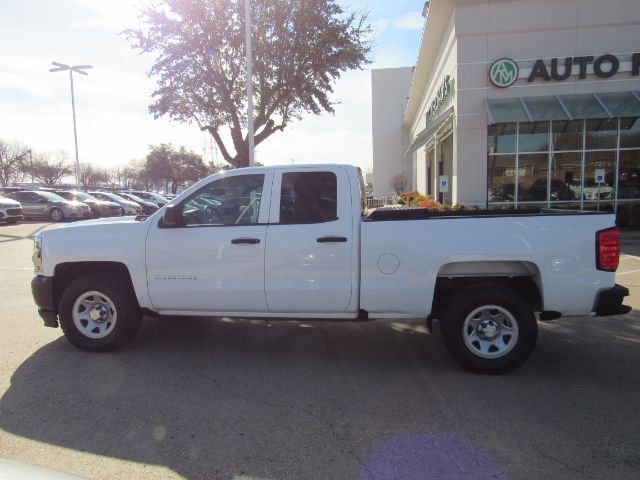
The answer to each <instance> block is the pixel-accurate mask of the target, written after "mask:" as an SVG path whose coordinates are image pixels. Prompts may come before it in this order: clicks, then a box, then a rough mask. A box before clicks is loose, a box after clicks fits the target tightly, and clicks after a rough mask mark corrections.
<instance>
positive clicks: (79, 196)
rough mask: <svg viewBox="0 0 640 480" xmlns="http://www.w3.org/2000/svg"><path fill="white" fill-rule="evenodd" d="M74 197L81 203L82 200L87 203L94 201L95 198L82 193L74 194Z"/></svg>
mask: <svg viewBox="0 0 640 480" xmlns="http://www.w3.org/2000/svg"><path fill="white" fill-rule="evenodd" d="M75 196H76V200H80V201H81V202H82V201H84V200H89V201H91V200H95V198H93V197H92V196H91V195H89V194H88V193H84V192H75Z"/></svg>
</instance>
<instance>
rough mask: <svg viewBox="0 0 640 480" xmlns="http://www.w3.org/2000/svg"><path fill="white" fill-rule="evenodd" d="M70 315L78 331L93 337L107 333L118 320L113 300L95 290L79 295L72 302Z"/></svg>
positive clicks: (103, 335) (100, 336) (104, 335)
mask: <svg viewBox="0 0 640 480" xmlns="http://www.w3.org/2000/svg"><path fill="white" fill-rule="evenodd" d="M71 315H72V317H73V324H74V325H75V326H76V328H77V329H78V331H79V332H80V333H81V334H82V335H84V336H85V337H88V338H93V339H97V338H104V337H106V336H107V335H109V334H110V333H111V332H112V331H113V329H114V327H115V325H116V322H117V320H118V312H117V310H116V306H115V303H113V300H111V298H109V297H108V296H107V295H105V294H104V293H102V292H98V291H97V290H91V291H88V292H84V293H83V294H82V295H80V296H79V297H78V298H77V299H76V301H75V302H74V304H73V310H72V313H71Z"/></svg>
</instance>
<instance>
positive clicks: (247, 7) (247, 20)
mask: <svg viewBox="0 0 640 480" xmlns="http://www.w3.org/2000/svg"><path fill="white" fill-rule="evenodd" d="M244 35H245V38H246V43H247V48H246V51H247V130H248V132H247V138H248V140H249V166H250V167H253V149H254V145H253V55H252V52H251V0H244Z"/></svg>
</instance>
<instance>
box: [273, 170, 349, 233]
mask: <svg viewBox="0 0 640 480" xmlns="http://www.w3.org/2000/svg"><path fill="white" fill-rule="evenodd" d="M337 199H338V180H337V178H336V175H335V173H332V172H292V173H285V174H283V175H282V189H281V192H280V223H283V224H288V225H291V224H300V223H323V222H331V221H334V220H337V219H338V206H337V205H338V203H337Z"/></svg>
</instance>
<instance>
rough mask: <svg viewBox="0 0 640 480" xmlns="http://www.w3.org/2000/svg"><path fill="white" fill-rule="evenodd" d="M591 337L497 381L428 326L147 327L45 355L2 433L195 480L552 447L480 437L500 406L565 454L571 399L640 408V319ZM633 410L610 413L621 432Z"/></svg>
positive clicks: (6, 412)
mask: <svg viewBox="0 0 640 480" xmlns="http://www.w3.org/2000/svg"><path fill="white" fill-rule="evenodd" d="M625 318H627V317H625ZM582 320H583V321H586V322H589V321H590V320H588V319H582ZM577 328H579V322H570V323H569V324H562V325H560V324H556V325H551V326H544V327H543V328H542V331H541V338H540V348H539V350H538V352H537V354H535V355H534V357H533V358H532V359H531V360H530V361H529V363H527V364H526V365H525V366H524V367H523V368H521V369H520V370H518V371H517V372H516V373H514V374H511V375H506V376H502V377H483V376H476V375H472V374H468V373H466V372H464V371H462V370H460V369H459V368H458V367H457V366H455V364H454V363H453V362H452V361H451V360H450V359H449V357H448V356H447V354H446V352H445V350H444V348H443V347H442V345H441V341H440V338H438V335H430V334H428V333H426V331H425V330H424V328H423V327H422V323H415V322H414V323H411V322H396V323H393V324H389V323H378V322H373V323H369V324H336V323H305V322H274V323H273V324H271V325H270V326H269V325H267V324H266V322H264V321H249V320H234V321H232V320H225V319H222V320H211V319H204V318H183V319H172V318H161V319H146V320H145V324H144V326H143V328H142V330H141V332H140V335H139V336H138V337H137V338H136V339H135V340H134V341H133V342H132V344H131V345H130V346H129V347H127V348H126V349H124V350H122V351H119V352H116V353H112V354H89V353H86V352H82V351H79V350H77V349H75V348H74V347H72V346H70V345H69V344H68V343H67V342H66V340H64V339H63V338H60V339H57V340H55V341H54V342H52V343H50V344H48V345H46V346H44V347H42V348H41V349H39V350H38V351H36V352H35V353H34V354H33V355H32V356H31V357H30V358H29V359H28V360H27V361H25V362H24V363H23V364H22V365H21V366H20V367H19V368H18V369H17V370H16V372H15V373H14V375H13V377H12V379H11V385H10V387H9V389H8V390H7V392H6V393H5V395H4V396H3V397H2V399H1V400H0V428H2V429H3V430H5V431H7V432H10V433H13V434H15V435H19V436H22V437H26V438H29V439H33V440H37V441H40V442H44V443H48V444H54V445H58V446H62V447H65V448H69V449H74V450H79V451H87V452H91V453H95V454H98V455H104V456H109V457H115V458H117V459H123V460H130V461H135V462H140V463H143V464H156V465H162V466H166V467H168V468H170V469H172V470H173V471H175V472H177V473H178V474H179V475H182V476H184V477H186V478H190V479H200V478H202V479H213V478H221V479H237V478H242V476H244V475H246V476H250V477H252V478H260V479H281V478H359V477H360V476H361V475H362V472H363V469H366V468H367V467H366V465H367V463H368V459H369V455H370V454H371V452H372V451H374V450H375V449H376V447H377V446H379V445H381V444H383V443H384V442H386V441H389V440H390V439H392V438H395V437H398V436H402V435H407V434H414V433H423V432H426V433H430V432H443V433H446V434H449V433H451V434H455V435H460V436H462V437H464V438H469V439H471V440H472V441H474V442H476V443H477V444H482V443H483V442H486V441H487V438H483V436H484V435H489V436H491V438H493V439H494V440H495V441H498V442H504V445H505V448H506V446H508V445H510V444H511V443H510V442H514V441H516V439H514V438H513V436H514V435H516V436H517V435H520V434H524V435H529V433H530V432H533V431H535V430H536V429H537V428H540V432H538V434H539V435H541V437H540V441H541V442H543V443H544V441H545V433H544V431H543V427H542V426H540V427H538V426H536V425H535V424H534V423H535V422H533V421H532V425H531V426H530V428H529V430H528V431H526V432H521V433H516V432H515V431H514V429H513V425H512V424H511V423H510V422H506V423H505V425H501V424H500V422H495V420H493V421H492V422H494V425H493V427H492V429H491V431H489V429H487V430H486V431H485V430H483V429H479V428H478V425H482V424H483V423H485V422H487V421H488V420H487V419H486V418H485V415H484V413H483V409H484V408H486V407H487V406H490V405H495V404H500V403H501V402H502V403H503V404H504V403H505V402H511V403H512V404H513V405H514V407H513V408H514V409H515V410H514V411H513V412H512V413H508V414H507V417H510V416H511V415H513V416H517V415H521V416H524V417H523V418H521V420H520V421H521V422H528V419H533V418H534V417H535V415H538V414H541V415H547V417H546V420H545V422H544V423H545V425H546V424H547V422H555V423H556V432H558V433H559V438H560V439H562V437H563V435H562V433H563V429H566V430H568V431H570V432H572V434H573V433H574V432H575V428H576V425H575V424H574V423H573V422H574V421H575V422H579V423H580V422H582V423H588V422H587V419H586V418H577V419H571V421H569V422H568V423H567V421H566V418H564V417H563V415H562V412H558V410H557V403H558V401H559V399H558V395H562V397H563V399H562V400H563V401H572V400H575V401H580V399H583V400H584V398H585V396H588V391H589V390H590V389H599V390H602V389H603V388H605V389H606V388H613V389H614V390H615V388H622V386H624V385H626V387H629V386H628V385H627V383H625V382H627V381H634V382H635V384H632V385H631V387H630V388H632V391H633V392H634V395H637V394H638V391H639V390H640V386H638V382H637V379H638V378H640V368H639V367H638V366H637V363H638V362H635V361H632V359H635V358H636V357H635V354H636V353H637V347H638V344H639V343H638V342H639V340H638V338H639V333H638V320H637V319H636V318H634V317H632V316H629V318H628V319H626V320H625V319H617V320H614V321H609V323H606V324H604V323H603V325H590V326H589V327H588V328H587V330H586V331H585V332H582V333H579V334H578V335H577V336H576V329H577ZM596 334H597V335H596ZM613 366H615V368H616V371H617V375H616V376H614V377H611V375H610V369H611V367H613ZM629 379H630V380H629ZM633 379H635V380H633ZM567 381H570V384H569V387H570V386H571V385H572V384H574V383H577V382H580V388H579V389H577V390H576V391H575V392H573V391H572V390H571V389H570V388H567ZM603 382H605V383H606V382H608V383H609V384H610V385H609V387H607V386H606V385H605V386H603ZM504 386H508V388H506V389H505V388H503V387H504ZM562 388H564V390H562ZM585 389H586V390H587V393H586V394H585ZM560 390H562V393H560ZM532 391H534V392H537V393H536V395H537V398H536V400H537V401H536V405H539V406H537V407H535V408H532V407H531V405H530V403H529V402H528V400H529V399H530V396H531V392H532ZM574 396H575V398H574ZM587 401H588V400H587ZM623 401H624V399H623V398H621V399H618V400H617V401H613V402H612V404H611V405H610V406H609V411H608V412H604V413H603V412H600V414H599V415H602V416H604V417H607V418H606V420H608V421H609V422H611V424H612V428H615V427H616V424H617V423H618V422H619V421H622V420H619V419H617V417H615V412H616V404H617V403H619V402H623ZM551 405H555V408H556V409H555V410H554V408H552V407H551ZM536 409H537V410H536ZM540 409H542V410H544V411H539V410H540ZM463 413H464V415H463ZM585 415H586V413H585ZM578 416H579V415H578ZM582 428H587V429H588V426H587V427H582ZM612 431H615V430H612ZM479 432H481V433H479ZM546 435H547V436H549V440H550V441H552V440H553V439H555V441H557V439H558V435H557V434H553V435H550V434H549V433H548V432H547V433H546ZM494 437H495V438H494ZM552 447H553V445H550V447H549V448H552ZM451 455H455V452H451ZM506 455H507V457H505V458H508V453H506ZM369 460H370V459H369ZM500 460H501V459H500V458H498V463H500ZM505 461H506V460H505ZM34 463H35V461H34ZM369 463H370V462H369ZM373 464H375V462H374V463H373ZM373 464H372V465H373ZM57 468H61V469H63V470H64V469H66V470H71V469H72V466H65V465H57ZM78 473H82V472H78ZM369 473H371V472H369ZM373 473H375V472H373ZM371 478H375V477H374V476H372V477H371Z"/></svg>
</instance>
